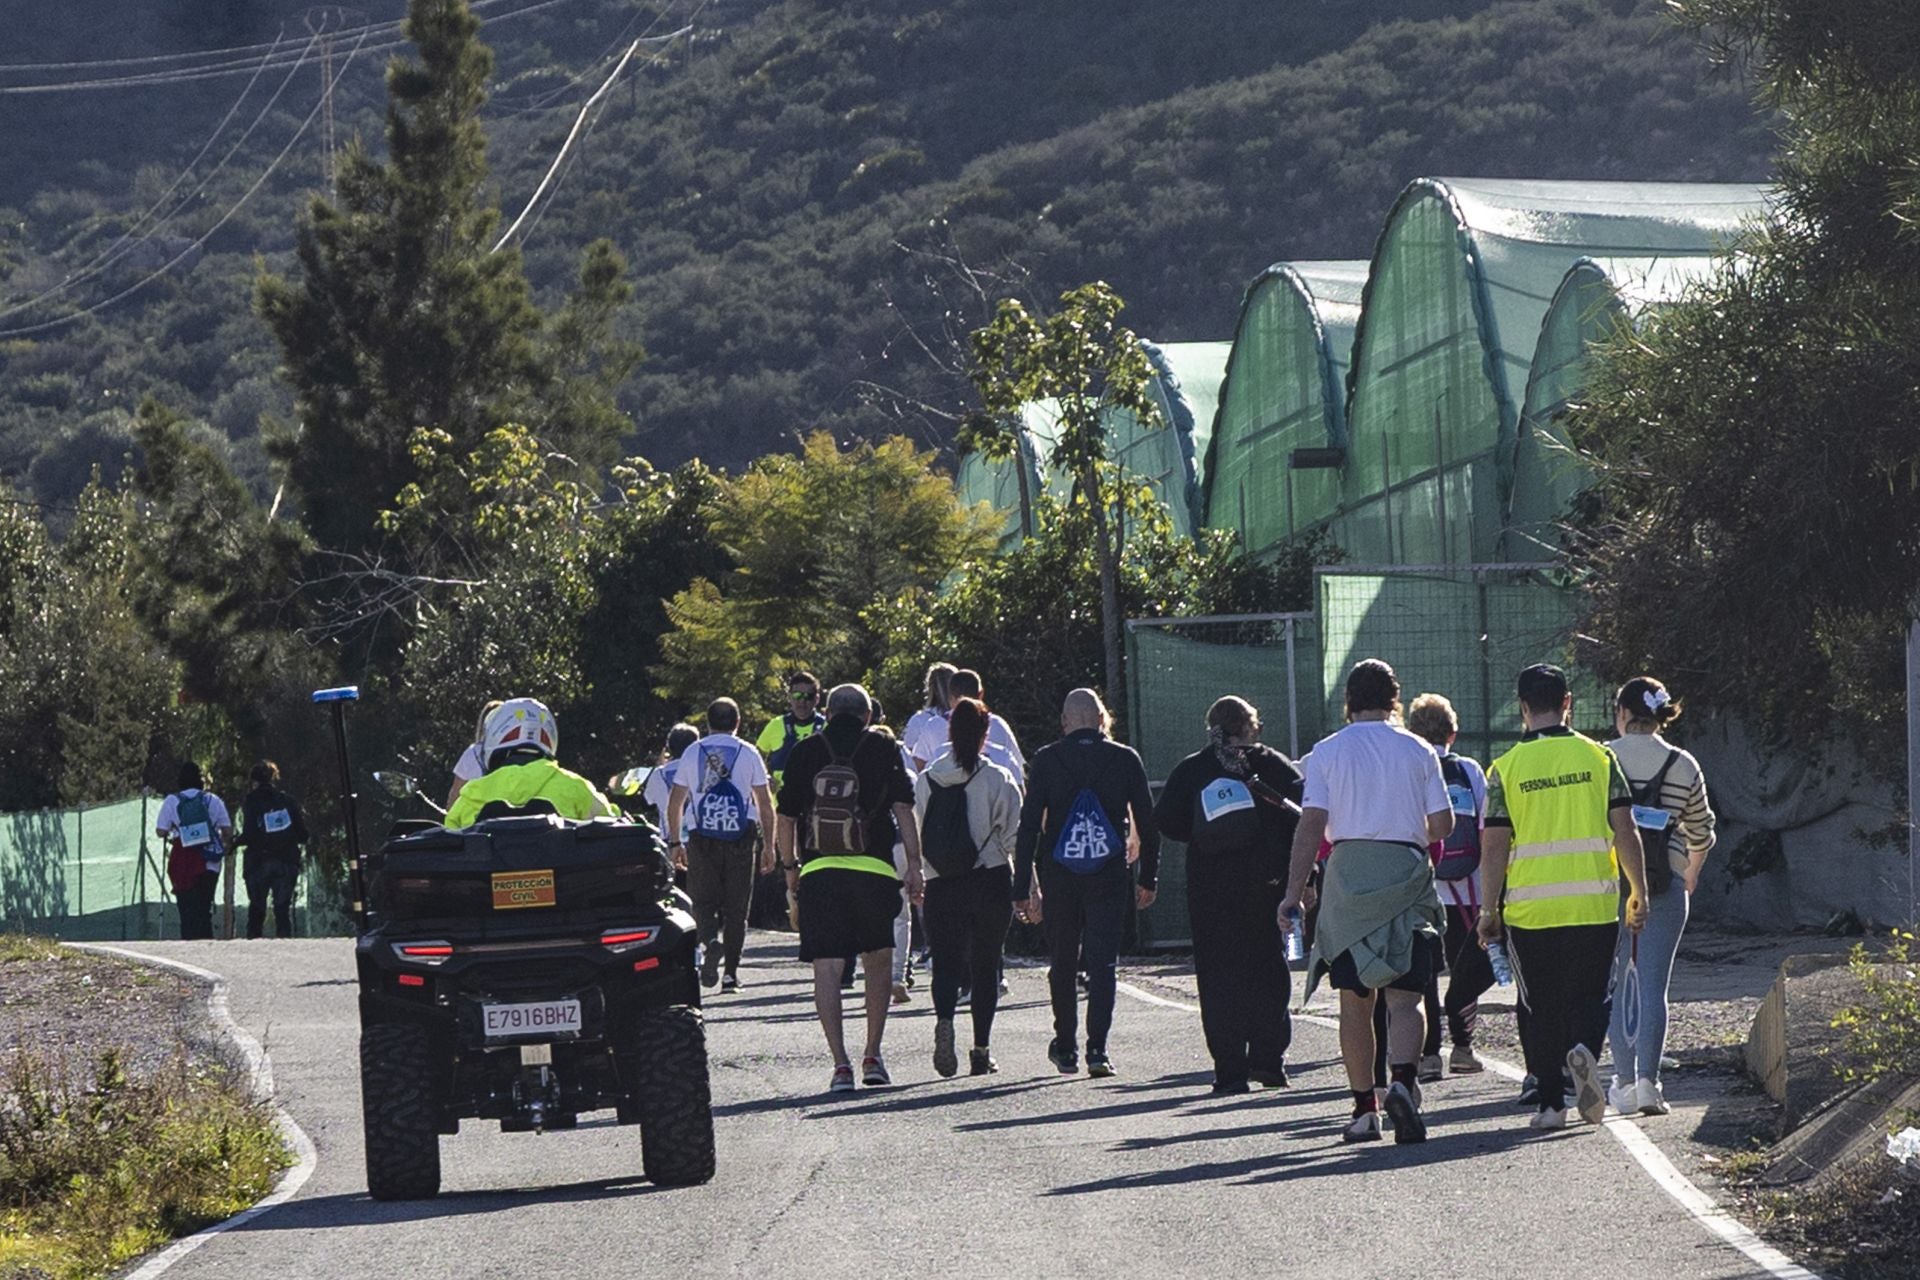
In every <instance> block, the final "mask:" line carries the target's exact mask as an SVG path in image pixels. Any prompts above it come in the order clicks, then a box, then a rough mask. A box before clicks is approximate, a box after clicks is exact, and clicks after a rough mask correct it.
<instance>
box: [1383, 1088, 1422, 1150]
mask: <svg viewBox="0 0 1920 1280" xmlns="http://www.w3.org/2000/svg"><path fill="white" fill-rule="evenodd" d="M1387 1114H1388V1115H1390V1116H1392V1117H1393V1140H1394V1141H1395V1142H1396V1143H1408V1142H1425V1141H1426V1140H1427V1121H1426V1118H1425V1117H1424V1116H1422V1115H1421V1114H1420V1099H1419V1098H1418V1097H1416V1096H1415V1095H1414V1092H1413V1090H1411V1089H1409V1088H1407V1086H1406V1085H1404V1084H1401V1083H1400V1082H1399V1081H1397V1080H1396V1081H1395V1082H1394V1083H1393V1086H1392V1087H1391V1088H1389V1089H1388V1090H1387Z"/></svg>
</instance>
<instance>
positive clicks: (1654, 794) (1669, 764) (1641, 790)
mask: <svg viewBox="0 0 1920 1280" xmlns="http://www.w3.org/2000/svg"><path fill="white" fill-rule="evenodd" d="M1679 758H1680V749H1679V748H1678V747H1668V748H1667V758H1666V759H1665V760H1664V761H1662V762H1661V764H1660V772H1658V773H1656V774H1654V775H1653V776H1652V777H1651V778H1648V779H1647V780H1646V782H1644V783H1643V784H1641V785H1640V786H1637V787H1634V788H1633V802H1634V803H1635V804H1637V805H1646V806H1651V807H1655V808H1665V807H1666V806H1664V805H1662V804H1661V803H1660V788H1661V786H1662V785H1663V784H1665V782H1666V780H1667V771H1668V770H1669V769H1671V768H1673V763H1674V761H1676V760H1678V759H1679Z"/></svg>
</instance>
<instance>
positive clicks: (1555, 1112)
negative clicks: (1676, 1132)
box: [1479, 663, 1647, 1129]
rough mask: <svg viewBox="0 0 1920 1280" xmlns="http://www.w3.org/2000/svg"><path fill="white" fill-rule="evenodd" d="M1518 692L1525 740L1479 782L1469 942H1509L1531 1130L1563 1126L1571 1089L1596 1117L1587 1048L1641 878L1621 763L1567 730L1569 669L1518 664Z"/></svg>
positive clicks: (1592, 1059) (1590, 1118) (1635, 922)
mask: <svg viewBox="0 0 1920 1280" xmlns="http://www.w3.org/2000/svg"><path fill="white" fill-rule="evenodd" d="M1517 691H1518V694H1519V698H1520V715H1521V718H1522V720H1523V721H1524V722H1525V725H1526V732H1525V734H1524V736H1523V737H1522V738H1521V739H1520V742H1519V743H1518V744H1517V745H1515V746H1514V747H1512V748H1511V749H1510V750H1508V751H1507V753H1506V754H1505V755H1503V756H1501V757H1500V758H1499V759H1498V760H1495V761H1494V762H1493V770H1492V772H1491V773H1490V775H1489V776H1488V779H1487V818H1486V832H1485V835H1484V837H1483V839H1482V843H1481V848H1480V877H1481V881H1480V883H1481V890H1482V892H1483V893H1484V894H1485V898H1484V900H1483V901H1482V903H1481V907H1480V921H1479V933H1480V938H1481V940H1482V942H1483V943H1486V944H1489V945H1490V944H1492V943H1494V942H1498V941H1500V940H1502V939H1503V938H1504V939H1505V942H1506V948H1507V956H1508V959H1509V960H1510V962H1511V963H1512V966H1513V977H1514V984H1515V988H1516V991H1517V992H1518V995H1519V999H1520V1002H1521V1004H1522V1005H1524V1006H1525V1008H1526V1010H1527V1027H1526V1033H1525V1034H1524V1035H1523V1036H1522V1037H1521V1048H1522V1049H1523V1050H1524V1051H1525V1053H1526V1059H1527V1073H1528V1074H1529V1075H1531V1076H1532V1077H1533V1078H1534V1080H1535V1081H1536V1082H1537V1090H1538V1101H1537V1104H1536V1107H1537V1109H1536V1110H1535V1112H1534V1115H1533V1119H1532V1120H1531V1121H1529V1123H1530V1124H1531V1125H1532V1126H1533V1127H1534V1128H1535V1129H1564V1128H1565V1127H1566V1124H1567V1092H1568V1089H1569V1088H1571V1090H1572V1093H1573V1104H1574V1108H1575V1110H1577V1111H1578V1113H1579V1115H1580V1118H1581V1119H1582V1120H1585V1121H1587V1122H1588V1123H1589V1124H1598V1123H1599V1122H1600V1119H1601V1117H1602V1116H1603V1115H1605V1114H1606V1109H1607V1096H1606V1093H1605V1092H1604V1091H1603V1090H1602V1089H1601V1087H1600V1081H1599V1068H1598V1063H1597V1059H1596V1056H1595V1049H1596V1047H1597V1046H1598V1045H1599V1044H1600V1042H1601V1037H1603V1036H1604V1035H1606V1032H1607V1012H1608V1010H1607V987H1608V982H1609V979H1610V977H1611V975H1612V973H1613V956H1614V950H1615V945H1616V942H1617V940H1618V938H1619V934H1620V923H1621V920H1622V919H1623V918H1624V920H1625V923H1626V926H1627V929H1628V931H1629V932H1632V933H1638V932H1639V931H1640V927H1641V925H1643V924H1644V923H1645V922H1646V917H1647V898H1646V870H1645V864H1644V861H1643V858H1642V854H1641V847H1640V834H1639V832H1638V831H1637V830H1636V829H1635V827H1634V822H1633V793H1632V791H1631V790H1630V789H1629V788H1628V786H1627V778H1626V774H1625V773H1623V772H1622V771H1621V769H1620V761H1619V759H1618V758H1617V757H1615V755H1614V754H1613V752H1612V751H1610V750H1608V749H1607V748H1606V747H1604V746H1602V745H1600V744H1599V743H1598V742H1595V741H1594V740H1593V739H1591V738H1588V737H1585V736H1583V735H1581V734H1578V733H1575V732H1574V731H1573V730H1572V729H1571V728H1570V727H1568V724H1567V721H1568V717H1569V716H1570V715H1571V714H1572V712H1573V695H1572V693H1571V692H1570V691H1569V690H1568V687H1567V676H1566V672H1564V671H1562V670H1561V669H1560V668H1558V667H1556V666H1551V665H1549V664H1546V663H1539V664H1536V665H1534V666H1531V667H1528V668H1527V669H1526V670H1525V671H1522V672H1521V673H1520V679H1519V682H1518V690H1517ZM1623 876H1624V877H1625V878H1626V881H1627V897H1626V906H1625V909H1624V911H1623V910H1622V908H1621V905H1620V880H1621V877H1623Z"/></svg>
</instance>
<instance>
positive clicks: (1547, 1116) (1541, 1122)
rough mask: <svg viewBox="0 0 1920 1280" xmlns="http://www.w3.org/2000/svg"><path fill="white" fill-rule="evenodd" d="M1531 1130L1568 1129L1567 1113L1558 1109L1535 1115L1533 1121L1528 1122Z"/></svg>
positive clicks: (1553, 1108)
mask: <svg viewBox="0 0 1920 1280" xmlns="http://www.w3.org/2000/svg"><path fill="white" fill-rule="evenodd" d="M1527 1127H1528V1128H1530V1129H1564V1128H1566V1127H1567V1113H1566V1112H1565V1111H1564V1110H1561V1109H1559V1108H1557V1107H1550V1108H1548V1109H1547V1110H1545V1111H1536V1112H1534V1113H1533V1119H1531V1120H1529V1121H1527Z"/></svg>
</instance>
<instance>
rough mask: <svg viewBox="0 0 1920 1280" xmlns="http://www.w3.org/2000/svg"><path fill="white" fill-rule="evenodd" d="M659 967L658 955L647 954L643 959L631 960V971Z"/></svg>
mask: <svg viewBox="0 0 1920 1280" xmlns="http://www.w3.org/2000/svg"><path fill="white" fill-rule="evenodd" d="M659 967H660V957H659V956H648V957H647V958H646V959H645V960H635V961H634V962H633V971H634V972H635V973H639V972H641V971H642V970H645V969H658V968H659Z"/></svg>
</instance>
